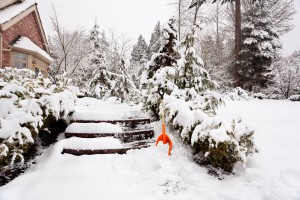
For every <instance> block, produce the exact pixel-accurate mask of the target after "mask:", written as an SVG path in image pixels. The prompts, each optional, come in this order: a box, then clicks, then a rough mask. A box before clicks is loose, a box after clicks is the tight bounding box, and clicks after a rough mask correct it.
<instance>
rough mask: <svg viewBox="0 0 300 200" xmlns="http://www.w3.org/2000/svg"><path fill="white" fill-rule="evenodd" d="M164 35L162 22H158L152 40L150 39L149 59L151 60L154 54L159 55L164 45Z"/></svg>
mask: <svg viewBox="0 0 300 200" xmlns="http://www.w3.org/2000/svg"><path fill="white" fill-rule="evenodd" d="M162 37H163V35H162V31H161V25H160V22H157V24H156V25H155V27H154V30H153V32H152V34H151V39H150V43H149V56H148V57H149V58H151V56H152V55H153V54H154V53H157V52H158V51H159V49H160V47H161V45H162V41H161V39H162Z"/></svg>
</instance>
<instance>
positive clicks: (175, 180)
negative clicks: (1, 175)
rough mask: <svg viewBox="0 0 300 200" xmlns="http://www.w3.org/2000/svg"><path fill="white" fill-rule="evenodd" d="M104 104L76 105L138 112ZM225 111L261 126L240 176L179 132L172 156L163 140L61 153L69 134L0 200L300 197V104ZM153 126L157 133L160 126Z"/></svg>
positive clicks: (240, 105)
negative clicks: (203, 158)
mask: <svg viewBox="0 0 300 200" xmlns="http://www.w3.org/2000/svg"><path fill="white" fill-rule="evenodd" d="M99 102H100V101H94V102H91V101H90V100H86V99H85V100H81V102H80V103H81V104H80V106H79V107H78V108H77V109H82V110H83V109H85V108H84V107H85V105H89V106H90V110H91V111H94V112H96V111H97V109H100V110H102V113H111V117H112V115H118V116H124V115H128V114H126V113H127V111H128V110H129V109H130V110H131V111H132V112H131V113H134V112H136V113H137V112H138V110H139V108H138V107H131V108H130V107H128V106H126V105H118V104H112V103H107V102H106V103H103V102H102V103H101V102H100V103H99ZM94 103H96V104H97V106H93V104H94ZM116 107H118V109H117V110H115V111H114V112H113V113H112V112H110V109H115V108H116ZM116 111H118V112H116ZM116 113H117V114H116ZM219 114H220V115H221V116H223V117H224V118H226V119H228V120H230V119H232V117H237V116H241V118H242V119H243V121H244V122H245V123H246V124H247V125H248V126H250V127H251V128H253V129H254V130H255V131H256V133H255V138H256V143H257V146H258V147H259V150H260V153H259V154H256V155H255V156H254V157H252V158H250V160H249V162H248V166H247V168H246V169H245V170H242V169H241V168H240V167H238V168H237V169H236V174H235V175H230V176H225V179H224V180H222V181H220V180H218V179H216V178H215V177H212V176H210V175H208V174H207V170H206V169H205V168H203V167H199V166H198V165H196V164H195V163H194V162H193V161H192V159H191V157H190V152H189V150H188V149H187V148H185V147H182V146H181V143H180V140H179V139H177V138H176V137H175V138H174V137H172V139H173V142H174V146H173V147H174V149H173V154H172V156H171V157H168V156H167V149H168V147H167V146H162V144H160V145H159V147H154V146H153V147H150V148H148V149H142V150H134V151H129V153H128V154H126V155H92V156H81V157H76V156H72V155H67V154H65V155H62V154H61V151H62V148H63V146H64V144H65V143H66V139H63V137H61V140H60V141H59V142H58V143H56V144H55V145H54V146H52V147H51V148H49V150H48V151H47V152H46V153H45V154H44V155H42V156H41V157H40V158H39V161H38V163H37V164H36V165H35V166H34V167H32V168H31V169H30V170H29V171H28V172H27V173H25V174H23V175H21V176H20V177H18V178H16V179H15V180H13V181H12V182H10V183H9V184H7V185H5V186H3V187H1V188H0V200H21V199H22V200H61V199H64V200H83V199H86V200H99V199H106V200H111V199H113V200H120V199H130V200H141V199H143V200H148V199H151V200H160V199H161V200H166V199H170V200H176V199H178V200H183V199H184V200H189V199H191V200H196V199H201V200H206V199H218V200H220V199H221V200H222V199H229V200H232V199H236V200H242V199H247V200H248V199H272V200H277V199H278V200H285V199H287V200H299V199H300V103H298V102H289V101H272V100H263V101H255V100H253V101H239V102H229V103H227V105H226V106H225V107H222V108H221V109H220V110H219ZM155 130H156V135H158V134H159V131H160V130H159V126H157V127H155ZM168 132H169V131H168Z"/></svg>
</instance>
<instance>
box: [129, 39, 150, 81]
mask: <svg viewBox="0 0 300 200" xmlns="http://www.w3.org/2000/svg"><path fill="white" fill-rule="evenodd" d="M148 54H149V48H148V45H147V43H146V41H145V39H144V38H143V36H142V35H140V36H139V38H138V41H137V43H136V44H135V45H134V46H133V49H132V51H131V59H130V67H129V68H130V69H129V71H130V74H131V76H132V79H133V81H134V83H135V84H136V86H138V84H139V71H140V70H141V68H142V65H143V63H144V58H145V57H147V55H148Z"/></svg>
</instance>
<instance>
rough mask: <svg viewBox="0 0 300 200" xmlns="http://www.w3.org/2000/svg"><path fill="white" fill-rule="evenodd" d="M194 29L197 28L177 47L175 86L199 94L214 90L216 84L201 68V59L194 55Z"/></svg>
mask: <svg viewBox="0 0 300 200" xmlns="http://www.w3.org/2000/svg"><path fill="white" fill-rule="evenodd" d="M196 29H197V26H194V27H193V28H192V30H191V32H190V33H188V34H187V35H186V36H185V38H184V39H183V41H182V42H181V43H180V45H179V49H180V53H181V55H180V56H181V59H180V60H179V61H178V75H177V77H176V85H178V87H179V89H185V88H194V89H195V90H196V92H197V93H200V92H203V91H205V90H207V89H212V88H214V87H215V86H216V84H215V83H214V82H213V81H212V80H211V79H210V77H209V74H208V72H207V71H206V70H205V69H204V68H203V67H204V64H203V61H202V59H201V58H199V57H198V56H197V55H196V52H195V49H194V43H195V40H196V36H195V32H196Z"/></svg>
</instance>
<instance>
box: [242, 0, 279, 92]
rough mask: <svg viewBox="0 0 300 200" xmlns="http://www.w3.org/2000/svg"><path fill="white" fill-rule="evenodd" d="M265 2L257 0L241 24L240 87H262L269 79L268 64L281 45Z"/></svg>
mask: <svg viewBox="0 0 300 200" xmlns="http://www.w3.org/2000/svg"><path fill="white" fill-rule="evenodd" d="M269 16H270V15H269V11H268V4H267V3H266V2H264V1H257V2H255V3H254V5H253V6H251V8H250V9H249V10H248V11H247V13H246V14H245V18H244V23H243V27H242V36H243V45H242V50H241V52H240V56H241V60H240V62H239V69H238V72H239V74H240V77H241V84H242V85H243V88H245V89H248V90H250V91H251V90H252V89H253V86H258V87H261V88H265V87H267V86H268V84H269V83H270V80H271V79H272V74H271V73H270V72H271V70H270V65H271V64H272V61H274V60H275V59H276V58H277V53H278V49H280V48H281V44H280V42H279V39H278V38H279V36H278V33H277V32H276V30H275V28H274V26H273V22H272V19H271V18H270V17H269Z"/></svg>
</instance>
